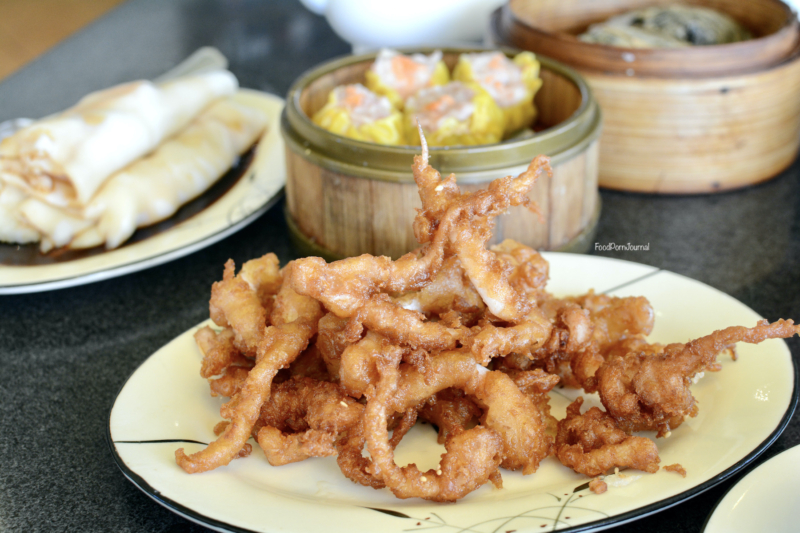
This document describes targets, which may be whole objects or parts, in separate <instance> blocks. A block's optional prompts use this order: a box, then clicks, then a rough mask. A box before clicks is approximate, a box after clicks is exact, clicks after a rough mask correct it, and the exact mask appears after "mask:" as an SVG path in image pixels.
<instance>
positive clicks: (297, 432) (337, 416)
mask: <svg viewBox="0 0 800 533" xmlns="http://www.w3.org/2000/svg"><path fill="white" fill-rule="evenodd" d="M363 412H364V406H363V405H361V404H359V403H357V402H356V401H355V400H353V399H352V398H350V397H349V396H348V395H347V394H346V393H345V392H344V390H343V389H342V388H341V387H339V386H338V385H336V384H334V383H330V382H327V381H318V380H315V379H312V378H308V377H299V376H294V377H292V378H291V379H290V380H289V381H285V382H283V383H281V384H279V385H277V386H275V387H274V388H273V390H272V394H271V396H270V398H269V400H267V401H266V402H264V405H263V406H262V407H261V415H260V417H259V421H258V422H259V424H260V425H261V427H260V429H259V430H258V433H257V438H256V440H257V441H258V444H259V445H260V446H261V449H262V450H264V454H265V455H266V456H267V461H269V463H270V464H271V465H272V466H280V465H284V464H287V463H293V462H296V461H302V460H303V459H307V458H308V457H325V456H328V455H335V454H336V448H335V446H334V442H335V441H336V437H337V436H338V435H339V433H340V432H342V431H345V430H347V429H349V428H350V427H352V426H354V425H356V424H357V423H358V422H359V421H360V419H361V415H362V414H363Z"/></svg>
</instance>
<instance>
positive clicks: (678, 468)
mask: <svg viewBox="0 0 800 533" xmlns="http://www.w3.org/2000/svg"><path fill="white" fill-rule="evenodd" d="M664 470H666V471H668V472H675V473H676V474H680V476H681V477H686V469H685V468H683V467H682V466H681V464H680V463H675V464H673V465H667V466H665V467H664Z"/></svg>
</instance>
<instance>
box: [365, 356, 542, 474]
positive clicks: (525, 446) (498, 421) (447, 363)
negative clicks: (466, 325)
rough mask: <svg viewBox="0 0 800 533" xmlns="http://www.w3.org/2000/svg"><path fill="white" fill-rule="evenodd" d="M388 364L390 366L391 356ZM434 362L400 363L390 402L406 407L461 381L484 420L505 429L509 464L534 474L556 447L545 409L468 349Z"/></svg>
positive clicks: (506, 462) (501, 431)
mask: <svg viewBox="0 0 800 533" xmlns="http://www.w3.org/2000/svg"><path fill="white" fill-rule="evenodd" d="M376 364H377V363H376ZM382 364H383V365H384V366H386V363H385V362H384V363H382ZM429 367H430V369H429V372H428V373H427V374H423V373H421V372H420V371H419V370H417V369H416V368H414V367H412V366H410V365H400V369H401V372H400V378H399V382H398V383H397V387H396V388H397V391H396V394H394V395H393V397H392V402H391V404H390V406H389V407H390V408H391V409H393V412H405V410H406V409H408V408H409V407H413V406H420V405H422V403H423V402H425V401H426V400H427V399H428V398H430V397H431V396H433V395H434V394H436V393H437V392H439V391H442V390H445V389H447V388H450V387H457V388H459V389H461V390H463V391H464V392H465V393H467V394H468V395H470V397H471V398H472V399H473V401H475V402H476V404H477V405H478V406H479V407H480V408H481V409H482V410H483V415H482V416H481V425H483V426H485V427H486V428H489V429H492V430H494V431H495V432H496V433H497V434H498V435H499V437H500V441H501V444H502V448H503V459H502V466H503V468H507V469H509V470H522V473H523V474H532V473H533V472H535V471H536V469H537V468H538V467H539V462H540V461H541V460H542V459H544V458H545V457H547V456H548V455H549V454H550V453H551V451H552V439H551V437H549V436H548V435H547V433H546V431H545V429H546V428H545V424H544V422H543V421H542V418H541V415H540V413H539V410H538V409H537V408H536V406H535V405H534V404H533V403H532V402H531V400H530V399H529V398H528V397H527V396H525V395H524V394H523V393H522V392H520V390H519V389H518V388H517V386H516V385H515V384H514V382H513V381H512V380H511V378H509V377H508V376H506V375H505V374H503V373H502V372H496V371H487V370H486V369H485V368H483V367H482V366H480V365H478V364H476V363H475V360H474V359H473V358H472V356H471V355H470V354H469V353H467V352H455V351H451V352H443V353H440V354H438V355H435V356H433V357H431V358H430V362H429ZM368 405H369V404H368ZM368 410H369V409H368ZM367 416H368V415H367Z"/></svg>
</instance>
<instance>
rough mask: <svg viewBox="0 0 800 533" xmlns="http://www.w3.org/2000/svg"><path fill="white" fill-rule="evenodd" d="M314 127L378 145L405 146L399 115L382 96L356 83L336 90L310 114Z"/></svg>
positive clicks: (401, 117)
mask: <svg viewBox="0 0 800 533" xmlns="http://www.w3.org/2000/svg"><path fill="white" fill-rule="evenodd" d="M312 120H313V122H314V124H316V125H318V126H320V127H321V128H325V129H326V130H328V131H330V132H333V133H337V134H339V135H344V136H345V137H350V138H351V139H356V140H359V141H367V142H374V143H378V144H389V145H398V144H405V136H404V135H403V115H402V114H401V113H400V112H399V111H398V110H397V109H395V107H394V106H393V105H392V104H391V102H389V100H388V99H387V98H386V97H384V96H378V95H377V94H375V93H373V92H372V91H370V90H369V89H367V88H366V87H364V86H363V85H361V84H360V83H356V84H353V85H342V86H340V87H336V88H335V89H334V90H332V91H331V92H330V94H329V95H328V103H327V104H325V107H323V108H322V109H320V110H319V111H317V112H316V113H315V114H314V117H313V119H312Z"/></svg>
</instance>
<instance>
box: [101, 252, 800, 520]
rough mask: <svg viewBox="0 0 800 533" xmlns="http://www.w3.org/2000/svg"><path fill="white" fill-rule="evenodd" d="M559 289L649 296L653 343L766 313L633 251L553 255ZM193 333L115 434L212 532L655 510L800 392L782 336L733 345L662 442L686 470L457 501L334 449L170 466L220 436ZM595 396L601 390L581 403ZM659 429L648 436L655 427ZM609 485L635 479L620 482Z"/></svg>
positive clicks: (151, 488) (514, 479)
mask: <svg viewBox="0 0 800 533" xmlns="http://www.w3.org/2000/svg"><path fill="white" fill-rule="evenodd" d="M545 257H546V258H547V259H548V261H550V266H551V269H550V271H551V273H552V274H551V276H552V277H551V281H550V283H549V284H548V287H549V288H550V290H551V292H553V293H554V294H556V295H567V294H579V293H583V292H586V291H587V290H589V289H591V288H594V289H595V290H596V291H597V292H607V293H610V294H614V295H616V296H629V295H643V296H646V297H647V298H648V299H649V300H650V302H651V303H652V304H653V306H654V308H655V309H656V326H655V330H654V331H653V334H652V335H651V337H650V338H651V340H653V341H658V342H670V341H672V342H677V341H687V340H689V339H692V338H696V337H699V336H702V335H705V334H708V333H710V332H712V331H714V330H716V329H720V328H723V327H726V326H730V325H737V324H738V325H746V326H753V325H755V323H756V321H757V320H758V319H759V318H760V317H759V316H758V315H757V314H756V313H755V312H754V311H752V310H751V309H749V308H748V307H746V306H745V305H743V304H742V303H740V302H738V301H736V300H735V299H733V298H731V297H730V296H728V295H726V294H724V293H721V292H719V291H717V290H715V289H713V288H711V287H708V286H706V285H703V284H702V283H699V282H697V281H693V280H691V279H688V278H685V277H683V276H679V275H677V274H673V273H671V272H666V271H663V270H658V269H656V268H653V267H649V266H644V265H638V264H635V263H629V262H625V261H619V260H613V259H605V258H598V257H591V256H582V255H573V254H555V253H549V254H545ZM193 332H194V328H193V329H192V330H189V331H187V332H186V333H184V334H182V335H181V336H179V337H178V338H176V339H175V340H173V341H172V342H170V343H169V344H167V345H166V346H164V347H163V348H161V349H160V350H159V351H157V352H156V353H155V354H153V355H152V356H151V357H150V358H149V359H147V360H146V361H145V362H144V363H143V364H142V366H141V367H139V369H138V370H136V372H134V374H133V375H132V376H131V377H130V379H129V380H128V382H127V383H126V384H125V386H124V387H123V388H122V390H121V391H120V393H119V396H118V397H117V399H116V402H115V404H114V407H113V409H112V411H111V416H110V421H109V434H108V436H109V441H110V444H111V449H112V452H113V455H114V457H115V460H116V461H117V464H118V465H119V467H120V468H121V469H122V471H123V473H124V474H125V476H126V477H128V479H130V480H131V481H132V482H133V483H134V484H135V485H136V486H137V487H139V488H140V489H141V490H143V491H144V492H145V493H146V494H148V495H149V496H150V497H151V498H153V499H154V500H155V501H157V502H158V503H160V504H161V505H163V506H165V507H167V508H168V509H170V510H172V511H174V512H176V513H178V514H180V515H182V516H184V517H186V518H188V519H189V520H192V521H195V522H197V523H200V524H203V525H205V526H208V527H211V528H212V529H216V530H218V531H237V532H240V531H258V532H272V531H284V532H294V533H300V532H314V533H317V532H319V531H326V532H331V533H333V532H347V533H352V532H353V531H386V532H389V531H397V532H400V531H417V530H420V531H421V530H425V529H431V528H437V529H438V530H439V531H442V532H452V533H455V532H467V531H468V532H470V533H481V532H486V533H489V532H507V531H512V530H514V531H517V532H520V533H521V532H523V531H537V532H538V531H552V530H555V529H571V530H580V531H586V530H597V529H603V528H607V527H610V526H611V525H616V524H620V523H623V522H628V521H631V520H635V519H637V518H640V517H642V516H645V515H647V514H651V513H654V512H657V511H659V510H661V509H665V508H667V507H670V506H672V505H675V504H677V503H679V502H681V501H683V500H685V499H688V498H691V497H692V496H694V495H696V494H698V493H700V492H702V491H704V490H706V489H708V488H710V487H712V486H713V485H715V484H717V483H719V482H720V481H722V480H723V479H726V478H727V477H729V476H730V475H732V474H733V473H734V472H736V471H738V470H740V469H741V468H743V467H744V466H745V465H747V464H748V463H749V462H750V461H752V460H753V459H754V458H755V457H757V456H758V455H759V454H760V453H761V452H763V451H764V449H766V447H767V446H769V445H770V444H771V443H772V442H773V441H774V440H775V438H777V436H778V435H779V434H780V432H781V431H782V430H783V428H784V427H785V425H786V423H787V422H788V420H789V418H790V417H791V413H792V411H793V409H794V406H795V404H796V401H797V397H796V393H795V391H794V385H795V370H794V367H793V364H792V359H791V355H790V352H789V349H788V348H787V346H786V343H784V342H783V341H781V340H771V341H766V342H764V343H762V344H758V345H745V344H740V345H739V346H738V348H737V349H738V354H739V360H738V361H731V360H730V358H726V357H722V358H721V363H722V366H723V370H722V371H721V372H719V373H707V374H706V376H705V378H704V379H702V380H700V382H699V383H698V384H697V385H695V386H694V387H693V388H692V391H693V393H694V395H695V396H696V397H697V399H698V400H699V403H700V406H701V409H700V414H699V415H698V416H697V417H696V418H692V419H689V420H687V421H686V422H685V423H684V424H683V425H682V426H681V427H679V428H677V429H676V430H674V431H673V432H672V435H671V437H670V438H668V439H659V441H658V446H659V451H660V454H661V464H662V465H669V464H673V463H680V464H682V465H683V466H684V467H685V468H686V471H687V473H688V475H687V477H686V478H682V477H681V476H680V475H678V474H676V473H672V472H667V471H663V470H662V471H659V472H658V473H656V474H644V473H641V472H636V471H627V472H625V473H624V474H623V475H624V476H626V477H623V475H620V476H609V477H608V478H607V481H608V482H609V484H610V487H609V490H608V492H606V493H605V494H602V495H599V496H598V495H595V494H593V493H592V492H590V491H589V490H588V488H587V481H588V479H587V478H586V477H584V476H581V475H578V474H576V473H574V472H572V471H571V470H569V469H568V468H566V467H564V466H562V465H561V464H559V463H558V462H557V460H556V459H554V458H552V457H551V458H548V459H547V460H545V461H543V462H542V464H541V466H540V468H539V471H538V472H536V473H535V474H533V475H530V476H524V477H523V476H522V475H521V474H520V473H519V472H506V471H503V484H504V488H503V489H501V490H497V489H494V488H492V487H491V486H490V485H487V486H484V487H482V488H480V489H479V490H477V491H475V492H473V493H472V494H470V495H468V496H467V497H466V498H464V499H463V500H461V501H459V502H458V503H457V504H455V505H451V504H436V503H431V502H426V501H421V500H417V499H410V500H398V499H396V498H395V497H394V496H392V494H391V493H390V492H389V491H388V490H386V489H384V490H380V491H376V490H373V489H371V488H366V487H362V486H360V485H356V484H354V483H352V482H351V481H349V480H348V479H346V478H345V477H344V476H343V475H342V474H341V472H340V471H339V468H338V467H337V465H336V460H335V458H333V457H327V458H315V459H309V460H306V461H303V462H300V463H294V464H290V465H286V466H281V467H271V466H270V465H269V464H268V463H267V462H266V459H265V458H264V456H263V454H262V452H261V450H260V448H259V447H258V445H257V444H254V445H253V453H252V454H251V455H250V457H248V458H245V459H237V460H235V461H233V462H232V463H231V464H230V465H228V466H226V467H222V468H218V469H216V470H213V471H211V472H206V473H202V474H193V475H189V474H186V473H185V472H184V471H183V470H181V469H180V468H179V467H178V466H177V465H176V464H175V457H174V452H175V449H176V448H179V447H184V448H186V451H187V452H189V453H192V452H195V451H197V450H200V449H201V448H202V447H203V446H204V445H203V443H208V442H210V441H212V440H214V438H215V437H214V434H213V432H212V428H213V427H214V425H215V424H216V423H217V422H219V421H220V417H219V414H218V413H219V407H220V405H221V404H222V399H220V398H212V397H211V396H210V395H209V391H208V384H207V382H206V380H204V379H202V378H200V377H199V369H200V360H201V354H200V352H199V350H198V349H197V347H196V346H195V344H194V339H193V338H192V333H193ZM577 395H578V394H577V391H574V390H568V389H557V390H556V391H554V393H553V394H552V395H551V396H552V401H551V405H552V408H553V409H552V411H553V414H554V416H556V417H557V418H563V416H564V412H565V409H566V406H567V405H568V403H569V402H570V401H571V400H572V399H573V398H574V397H575V396H577ZM587 403H588V404H589V405H590V406H591V405H598V404H599V402H598V400H597V399H596V397H591V396H590V397H589V400H588V402H587ZM651 436H652V435H651ZM442 451H443V448H441V447H439V446H438V445H437V444H436V435H435V433H434V431H433V430H432V428H431V426H430V425H421V424H418V425H417V426H415V427H414V428H413V429H412V431H411V432H409V434H408V435H407V436H406V437H405V438H404V439H403V441H402V443H401V445H400V447H398V453H397V456H398V463H401V464H402V463H403V461H408V462H410V461H414V462H416V463H417V464H418V465H419V466H420V467H421V468H423V469H427V468H429V467H432V466H434V465H435V464H436V463H438V460H439V454H441V453H442ZM614 483H619V484H623V483H628V484H627V485H625V486H613V484H614Z"/></svg>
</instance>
